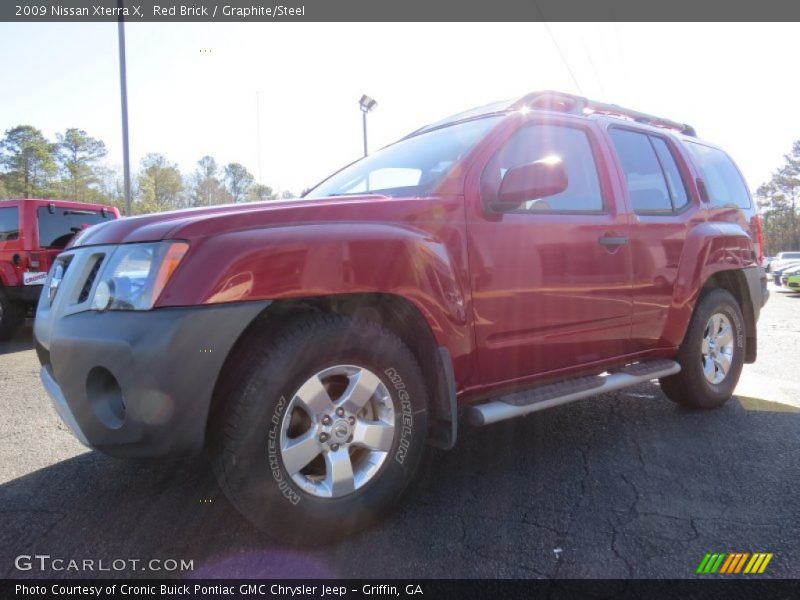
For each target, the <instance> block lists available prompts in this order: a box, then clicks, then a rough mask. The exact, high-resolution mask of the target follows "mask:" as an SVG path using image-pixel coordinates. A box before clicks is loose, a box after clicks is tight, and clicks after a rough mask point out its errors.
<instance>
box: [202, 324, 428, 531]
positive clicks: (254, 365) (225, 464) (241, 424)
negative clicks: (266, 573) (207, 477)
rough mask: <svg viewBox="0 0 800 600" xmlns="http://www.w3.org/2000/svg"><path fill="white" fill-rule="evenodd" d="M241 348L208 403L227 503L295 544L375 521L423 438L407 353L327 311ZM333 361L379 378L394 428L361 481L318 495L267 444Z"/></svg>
mask: <svg viewBox="0 0 800 600" xmlns="http://www.w3.org/2000/svg"><path fill="white" fill-rule="evenodd" d="M248 348H249V349H251V350H252V351H251V352H248V353H246V355H245V356H243V357H242V358H241V360H239V361H238V365H237V368H235V369H233V370H232V371H231V372H230V373H229V374H228V376H227V378H226V380H225V381H224V382H223V383H222V385H221V386H220V387H219V390H218V393H220V394H223V396H222V397H217V398H216V400H217V401H220V402H223V403H224V407H223V408H222V410H221V411H220V413H219V417H218V418H217V423H216V424H215V425H216V427H215V429H216V431H217V434H216V435H215V436H213V438H212V453H213V464H214V471H215V474H216V476H217V479H218V481H219V484H220V487H221V488H222V490H223V491H224V492H225V495H226V496H227V497H228V499H229V500H230V501H231V502H232V503H233V505H234V506H235V507H236V508H237V509H238V510H239V512H240V513H241V514H242V515H243V516H244V517H246V518H247V519H248V520H249V521H251V522H252V523H253V524H254V525H255V526H256V527H258V528H259V529H261V530H263V531H264V532H266V533H267V534H269V535H270V536H271V537H273V538H275V539H277V540H280V541H283V542H288V543H292V544H299V545H319V544H325V543H329V542H332V541H334V540H337V539H339V538H342V537H345V536H347V535H349V534H351V533H353V532H355V531H358V530H360V529H363V528H365V527H368V526H369V525H371V524H373V523H374V522H376V521H377V520H379V519H380V518H382V517H383V516H384V515H385V514H386V513H387V511H388V510H389V508H390V507H391V505H393V504H394V503H395V502H396V501H397V500H398V498H399V496H400V495H401V493H402V492H403V490H404V489H405V488H406V486H407V485H408V484H409V482H410V481H411V479H412V477H413V475H414V472H415V470H416V468H417V466H418V464H419V461H420V459H421V457H422V454H423V451H424V448H425V445H426V440H427V428H428V415H427V405H428V403H427V394H426V389H425V385H424V383H423V378H422V373H421V371H420V368H419V365H418V364H417V362H416V360H415V359H414V356H413V355H412V354H411V352H410V351H409V350H408V348H407V347H406V346H405V345H404V344H403V343H402V342H401V341H400V339H399V338H398V337H397V336H396V335H394V334H393V333H391V332H390V331H388V330H386V329H385V328H383V327H381V326H379V325H377V324H374V323H371V322H368V321H365V320H361V319H357V318H351V317H345V316H340V315H333V314H311V315H307V316H302V317H299V318H295V319H294V320H293V321H290V322H289V323H287V324H286V325H285V326H284V327H282V328H281V329H279V330H278V331H272V332H266V331H265V332H264V333H263V334H262V335H259V336H255V337H252V338H250V343H249V344H248ZM334 365H354V366H357V367H361V368H364V369H368V370H369V371H371V373H373V374H375V375H376V376H377V377H378V378H379V379H380V381H381V382H382V383H383V384H384V386H385V389H386V390H387V391H388V392H389V395H390V396H391V400H392V404H393V408H394V419H395V429H394V434H393V438H392V442H391V447H390V449H389V451H388V452H387V454H386V457H385V459H384V460H383V462H382V463H381V465H380V467H379V468H378V470H377V471H376V472H375V473H374V475H372V476H371V478H370V479H368V480H367V481H366V483H364V484H363V485H362V486H361V487H358V488H357V489H355V491H352V492H350V493H348V494H347V495H344V496H340V497H332V498H322V497H319V496H318V495H314V494H313V493H309V492H308V491H307V490H306V489H303V488H302V487H300V486H299V485H298V484H297V482H296V481H294V480H293V479H292V477H291V475H290V474H289V473H288V471H287V469H286V467H285V465H284V460H283V455H282V453H281V450H280V448H279V444H278V443H277V442H276V441H275V440H279V439H280V431H281V430H280V429H279V427H281V426H282V422H283V421H282V419H283V411H284V410H285V409H287V408H288V406H289V403H290V402H291V400H292V398H293V397H294V396H295V394H296V392H297V391H298V389H299V388H300V386H302V385H303V384H304V382H306V381H308V380H309V378H311V377H313V376H314V375H315V374H318V373H320V372H321V371H323V370H324V369H327V368H329V367H332V366H334ZM391 408H392V407H391V406H389V408H386V409H385V410H388V411H389V413H391V412H392V411H391ZM348 441H349V440H348ZM348 451H350V450H348ZM354 451H355V450H354ZM320 456H324V455H320ZM318 459H319V457H318ZM315 460H316V459H315ZM354 460H355V459H354ZM323 464H325V463H323ZM354 464H355V463H354ZM325 468H326V469H327V467H325Z"/></svg>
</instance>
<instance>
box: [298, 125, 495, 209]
mask: <svg viewBox="0 0 800 600" xmlns="http://www.w3.org/2000/svg"><path fill="white" fill-rule="evenodd" d="M501 118H502V117H498V116H496V117H486V118H483V119H476V120H474V121H465V122H463V123H458V124H456V125H451V126H449V127H443V128H441V129H436V130H434V131H429V132H428V133H423V134H420V135H416V136H414V137H411V138H407V139H404V140H401V141H399V142H397V143H395V144H392V145H391V146H387V147H386V148H383V149H382V150H379V151H378V152H376V153H375V154H372V155H371V156H368V157H366V158H364V159H362V160H360V161H358V162H355V163H353V164H352V165H350V166H348V167H345V168H344V169H342V170H341V171H339V172H338V173H335V174H334V175H332V176H331V177H329V178H328V179H326V180H325V181H323V182H322V183H321V184H319V185H318V186H317V187H315V188H314V189H312V190H311V191H309V192H308V194H307V196H310V197H311V196H313V197H320V196H343V195H350V194H367V193H375V194H382V195H384V196H426V195H429V194H430V193H431V192H432V191H433V190H434V189H435V188H436V186H437V185H438V184H439V182H441V181H442V180H443V179H444V177H445V176H446V175H447V173H448V172H449V171H450V169H451V168H452V166H453V165H454V164H456V163H457V162H458V161H459V160H461V159H462V158H463V157H464V156H465V155H466V154H467V153H468V152H469V151H470V150H471V149H472V148H473V147H474V146H475V144H476V143H477V142H478V140H480V139H481V138H482V137H483V136H484V135H486V133H488V132H489V130H490V129H492V127H494V126H495V125H496V124H497V123H498V121H499V120H500V119H501Z"/></svg>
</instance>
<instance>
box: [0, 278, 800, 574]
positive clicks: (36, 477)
mask: <svg viewBox="0 0 800 600" xmlns="http://www.w3.org/2000/svg"><path fill="white" fill-rule="evenodd" d="M29 337H30V328H28V329H26V330H25V331H23V332H22V333H21V335H20V336H19V337H18V338H17V339H16V340H15V341H13V342H11V343H8V344H5V345H2V346H0V456H2V461H0V574H1V575H2V576H4V577H42V576H58V577H80V576H84V577H86V576H97V575H99V576H104V575H109V574H111V575H114V574H115V573H114V572H113V571H112V572H110V573H109V572H83V573H80V572H75V571H60V572H56V571H52V570H45V571H38V570H31V571H19V570H17V569H16V568H15V567H14V560H15V557H17V556H19V555H25V554H31V555H32V554H47V555H50V556H51V557H53V558H57V557H58V558H65V559H77V560H83V559H94V560H98V559H103V560H104V561H107V562H106V565H108V564H109V563H110V562H111V561H112V560H114V559H130V558H136V559H142V560H149V559H169V558H176V559H185V560H193V561H194V571H193V572H192V573H191V576H193V577H203V576H207V577H222V576H226V577H259V576H260V577H304V578H305V577H316V576H330V577H415V578H423V577H607V578H615V577H623V578H626V577H657V578H674V577H695V575H694V573H695V570H696V568H697V566H698V564H699V563H700V561H701V560H702V558H703V556H704V555H705V553H707V552H772V553H774V558H773V559H772V561H771V563H770V564H769V566H768V568H767V571H766V572H765V574H764V576H771V577H798V576H800V567H799V566H798V565H800V531H799V529H800V502H798V501H797V494H798V490H800V471H798V468H799V467H800V435H798V432H799V431H800V408H798V406H800V402H798V398H800V394H798V393H795V392H796V391H797V390H798V387H800V386H798V380H799V379H800V378H799V377H798V373H800V352H798V342H800V295H790V294H784V293H780V292H779V293H775V292H774V291H773V294H772V298H771V299H770V302H769V304H768V305H767V306H766V308H765V309H764V312H763V313H762V320H761V322H760V323H759V337H760V340H759V362H758V363H757V364H755V365H749V366H747V367H746V371H745V376H744V377H743V380H742V385H741V387H740V389H739V393H740V394H741V399H735V400H733V401H731V402H729V403H728V404H727V405H726V406H725V407H723V408H722V409H720V410H716V411H711V412H704V413H699V412H690V411H686V410H683V409H680V408H678V407H676V406H675V405H674V404H672V403H670V402H669V401H667V400H666V399H665V398H664V397H663V395H662V394H661V392H660V391H659V388H658V386H657V385H655V384H647V385H641V386H638V387H636V388H632V389H629V390H625V391H622V392H619V393H616V394H608V395H605V396H602V397H598V398H594V399H589V400H584V401H582V402H578V403H574V404H570V405H566V406H562V407H559V408H555V409H552V410H549V411H544V412H541V413H537V414H534V415H531V416H529V417H527V418H525V419H519V420H515V421H508V422H505V423H500V424H497V425H494V426H490V427H486V428H482V429H464V430H462V431H461V437H460V440H459V443H458V445H457V447H456V448H455V449H454V450H453V451H451V452H449V453H443V452H431V453H429V455H428V457H427V458H426V459H425V461H424V463H423V465H422V467H421V468H420V472H419V474H418V477H417V480H416V482H415V483H414V484H413V485H412V488H411V489H410V490H409V493H408V494H407V495H406V496H405V497H404V499H403V501H402V503H401V505H400V506H399V507H398V509H397V510H396V511H394V512H393V513H392V514H390V515H387V516H386V518H385V519H384V521H383V522H382V523H381V524H380V525H379V526H377V527H375V528H373V529H371V530H369V531H366V532H364V533H362V534H360V535H358V536H355V537H353V538H350V539H348V540H346V541H344V542H341V543H339V544H336V545H332V546H327V547H323V548H317V549H314V550H302V549H296V548H287V547H282V546H278V545H274V544H272V543H271V542H269V541H268V540H266V539H265V538H264V537H263V535H261V534H259V533H258V532H256V531H254V530H253V529H252V528H251V527H250V526H249V525H248V524H247V523H246V522H245V521H244V520H242V519H241V518H240V517H239V516H238V515H237V514H236V512H235V511H234V510H233V509H232V508H231V506H230V505H229V504H228V503H227V502H226V500H225V499H224V497H222V496H221V495H220V494H219V492H218V491H217V489H216V486H215V484H214V481H213V479H212V477H211V476H210V474H209V470H208V468H207V465H206V463H205V462H204V460H203V459H192V460H185V461H175V462H169V463H155V462H131V461H118V460H114V459H111V458H107V457H105V456H103V455H100V454H98V453H96V452H90V451H87V450H86V449H85V448H83V447H82V446H81V445H80V444H79V443H78V442H77V441H75V440H74V438H73V437H72V436H71V435H70V434H69V432H68V431H67V430H66V429H65V427H64V426H63V425H61V423H60V422H59V421H58V419H57V418H56V416H55V414H54V412H53V411H52V409H51V408H50V406H49V403H48V400H47V398H46V396H45V394H44V392H43V390H42V388H41V387H40V385H39V381H38V376H37V373H38V368H37V362H36V357H35V354H34V352H33V350H32V349H31V344H30V342H29V341H28V340H29ZM742 390H744V391H742ZM745 392H746V393H745ZM116 574H117V575H130V576H169V575H176V573H165V572H155V573H154V572H151V571H131V570H129V569H128V568H125V569H124V570H122V571H121V572H119V573H116ZM177 575H182V576H187V575H188V573H177Z"/></svg>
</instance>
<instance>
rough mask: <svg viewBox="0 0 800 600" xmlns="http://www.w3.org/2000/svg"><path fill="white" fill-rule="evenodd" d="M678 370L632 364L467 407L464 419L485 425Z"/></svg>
mask: <svg viewBox="0 0 800 600" xmlns="http://www.w3.org/2000/svg"><path fill="white" fill-rule="evenodd" d="M680 370H681V366H680V365H679V364H678V363H676V362H675V361H674V360H667V359H660V360H651V361H646V362H640V363H635V364H632V365H628V366H626V367H622V368H621V369H614V370H612V371H609V372H608V373H607V374H604V375H593V376H590V377H578V378H576V379H568V380H566V381H559V382H557V383H551V384H548V385H543V386H541V387H538V388H534V389H532V390H527V391H524V392H516V393H513V394H508V395H507V396H501V397H500V398H497V399H496V400H492V401H491V402H487V403H485V404H477V405H475V406H470V407H469V408H468V409H467V416H468V418H469V422H470V423H472V424H473V425H489V424H490V423H497V422H498V421H504V420H505V419H513V418H514V417H521V416H523V415H527V414H530V413H532V412H536V411H539V410H544V409H545V408H550V407H552V406H558V405H560V404H567V403H569V402H574V401H575V400H582V399H583V398H588V397H589V396H597V395H598V394H605V393H607V392H613V391H616V390H621V389H623V388H626V387H630V386H632V385H637V384H639V383H645V382H647V381H650V380H651V379H657V378H659V377H666V376H667V375H674V374H675V373H678V372H679V371H680Z"/></svg>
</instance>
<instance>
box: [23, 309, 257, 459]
mask: <svg viewBox="0 0 800 600" xmlns="http://www.w3.org/2000/svg"><path fill="white" fill-rule="evenodd" d="M268 305H269V302H268V301H264V302H245V303H236V304H221V305H213V306H202V307H191V308H162V309H157V310H152V311H143V312H135V311H126V312H122V311H120V312H117V311H108V312H104V313H98V312H95V311H87V312H81V313H77V314H73V315H69V316H65V317H60V318H58V317H57V318H56V320H55V321H54V322H53V323H52V324H50V327H49V328H47V329H46V332H47V334H48V335H49V338H48V339H46V340H43V339H38V338H37V340H36V342H37V350H38V354H39V359H40V362H41V363H42V374H41V376H42V380H43V382H44V384H45V388H47V390H48V392H49V394H50V396H51V398H52V400H53V402H54V404H55V406H56V410H57V411H58V413H59V415H60V416H61V417H62V419H63V420H64V421H65V423H66V424H67V425H69V426H70V427H71V428H72V429H73V430H75V429H76V428H77V431H74V433H75V434H76V436H77V437H78V438H79V439H81V441H82V442H84V443H85V444H87V445H89V446H91V447H94V448H97V449H98V450H100V451H102V452H105V453H107V454H110V455H112V456H118V457H176V456H185V455H190V454H193V453H195V452H197V451H199V450H201V449H202V447H203V444H204V441H205V433H206V421H207V417H208V412H209V407H210V403H211V398H212V395H213V392H214V387H215V385H216V382H217V378H218V377H219V375H220V372H221V370H222V368H223V365H224V363H225V359H226V357H227V356H228V354H229V352H230V350H231V348H232V347H233V345H234V344H235V343H236V340H237V339H238V338H239V336H240V335H241V333H242V332H243V331H244V330H245V328H246V327H247V326H248V325H249V324H250V323H251V322H252V321H253V319H254V318H255V317H256V316H257V315H258V314H259V313H260V312H261V311H262V310H264V308H266V306H268ZM43 329H44V328H43ZM37 333H38V331H37Z"/></svg>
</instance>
